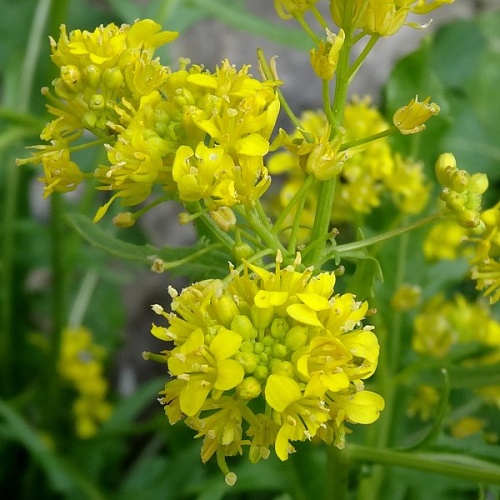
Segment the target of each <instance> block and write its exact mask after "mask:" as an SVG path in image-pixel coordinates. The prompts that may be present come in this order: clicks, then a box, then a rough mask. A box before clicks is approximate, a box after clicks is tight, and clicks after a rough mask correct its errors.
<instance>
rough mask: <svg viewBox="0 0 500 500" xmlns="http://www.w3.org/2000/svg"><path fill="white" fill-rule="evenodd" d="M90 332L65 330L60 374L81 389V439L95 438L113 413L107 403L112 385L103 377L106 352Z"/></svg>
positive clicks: (77, 415)
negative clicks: (101, 425) (100, 427)
mask: <svg viewBox="0 0 500 500" xmlns="http://www.w3.org/2000/svg"><path fill="white" fill-rule="evenodd" d="M92 337H93V336H92V333H91V332H90V330H88V329H86V328H83V327H80V328H66V329H65V330H64V331H63V335H62V343H61V354H60V358H59V361H58V371H59V374H60V375H61V377H62V378H63V379H65V380H67V381H68V382H69V383H71V385H72V386H73V387H74V388H75V389H76V390H77V392H78V397H77V398H76V399H75V401H74V404H73V413H74V415H75V431H76V433H77V435H78V436H80V437H82V438H88V437H91V436H93V435H94V434H95V433H96V432H97V430H98V428H99V425H100V424H101V423H102V422H104V421H105V420H106V419H107V418H108V417H109V416H110V414H111V410H112V407H111V404H110V403H109V402H108V401H106V396H107V391H108V384H107V382H106V380H105V378H104V376H103V368H102V362H103V360H104V358H105V356H106V352H105V351H104V349H103V348H102V347H101V346H99V345H97V344H95V343H94V341H93V338H92Z"/></svg>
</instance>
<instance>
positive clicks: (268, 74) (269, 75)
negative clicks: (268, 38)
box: [257, 49, 314, 142]
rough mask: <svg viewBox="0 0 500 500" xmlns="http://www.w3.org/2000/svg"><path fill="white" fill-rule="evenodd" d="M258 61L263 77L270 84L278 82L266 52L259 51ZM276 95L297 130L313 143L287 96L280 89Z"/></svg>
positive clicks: (310, 135)
mask: <svg viewBox="0 0 500 500" xmlns="http://www.w3.org/2000/svg"><path fill="white" fill-rule="evenodd" d="M257 59H258V61H259V65H260V68H261V70H262V73H263V76H264V77H265V78H266V80H267V81H269V82H274V81H276V80H277V75H275V74H274V73H273V71H272V70H271V68H270V67H269V64H268V63H267V61H266V57H265V56H264V51H263V50H262V49H257ZM276 94H277V95H278V99H279V101H280V105H281V107H282V108H283V110H284V111H285V113H286V114H287V116H288V118H289V119H290V121H291V122H292V123H293V125H294V126H295V128H296V129H297V130H299V131H300V133H301V134H302V135H303V136H304V138H305V139H306V141H307V142H313V141H314V138H313V135H312V134H311V133H308V132H307V131H305V130H304V129H303V127H302V123H301V122H300V120H299V119H298V118H297V117H296V116H295V113H294V112H293V110H292V108H291V107H290V105H289V104H288V102H287V100H286V99H285V96H284V95H283V92H281V90H280V89H278V88H277V89H276Z"/></svg>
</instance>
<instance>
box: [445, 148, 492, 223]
mask: <svg viewBox="0 0 500 500" xmlns="http://www.w3.org/2000/svg"><path fill="white" fill-rule="evenodd" d="M436 177H437V180H438V181H439V183H440V184H441V185H442V186H443V190H442V192H441V195H440V197H441V200H443V201H444V203H445V205H446V208H448V209H449V210H450V211H451V212H452V213H453V214H454V215H455V217H456V220H457V222H458V223H459V224H460V225H461V226H463V227H465V228H468V229H473V228H477V230H478V231H481V230H482V229H483V228H484V224H482V223H481V217H480V212H481V199H482V195H483V193H484V192H485V191H486V190H487V189H488V178H487V177H486V174H481V173H477V174H473V175H470V174H469V173H468V172H467V171H466V170H460V169H459V168H457V162H456V159H455V157H454V156H453V155H452V154H451V153H444V154H442V155H441V156H440V157H439V158H438V160H437V162H436Z"/></svg>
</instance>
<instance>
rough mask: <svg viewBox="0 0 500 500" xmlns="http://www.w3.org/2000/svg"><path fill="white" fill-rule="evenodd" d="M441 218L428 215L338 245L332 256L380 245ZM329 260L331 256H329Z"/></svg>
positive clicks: (438, 214) (436, 214)
mask: <svg viewBox="0 0 500 500" xmlns="http://www.w3.org/2000/svg"><path fill="white" fill-rule="evenodd" d="M441 217H442V214H441V213H435V214H432V215H428V216H427V217H423V218H422V219H419V220H417V221H415V222H412V223H411V224H408V225H406V226H402V227H398V228H396V229H392V230H391V231H386V232H385V233H381V234H377V235H376V236H372V237H371V238H365V239H364V240H359V241H353V242H352V243H346V244H345V245H339V246H337V247H335V248H334V250H333V251H332V254H334V255H339V254H340V255H342V254H347V253H349V252H352V251H353V250H359V249H361V248H366V247H369V246H371V245H375V244H376V243H380V242H382V241H386V240H390V239H391V238H395V237H396V236H400V235H402V234H404V233H407V232H409V231H413V230H414V229H417V228H419V227H422V226H425V225H426V224H429V223H430V222H433V221H435V220H437V219H439V218H441ZM329 258H331V256H329Z"/></svg>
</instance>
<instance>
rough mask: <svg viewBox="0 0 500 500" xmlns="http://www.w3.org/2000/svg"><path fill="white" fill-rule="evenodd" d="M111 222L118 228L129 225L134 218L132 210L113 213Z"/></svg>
mask: <svg viewBox="0 0 500 500" xmlns="http://www.w3.org/2000/svg"><path fill="white" fill-rule="evenodd" d="M113 224H114V225H115V226H116V227H120V228H125V227H131V226H133V225H134V224H135V218H134V216H133V214H132V212H122V213H119V214H118V215H115V217H114V218H113Z"/></svg>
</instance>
